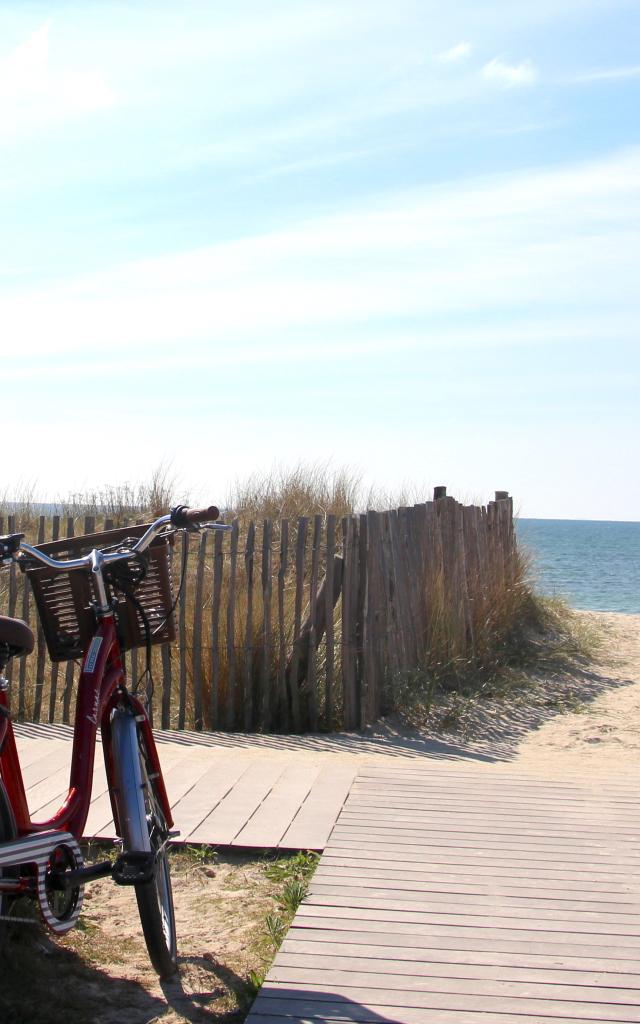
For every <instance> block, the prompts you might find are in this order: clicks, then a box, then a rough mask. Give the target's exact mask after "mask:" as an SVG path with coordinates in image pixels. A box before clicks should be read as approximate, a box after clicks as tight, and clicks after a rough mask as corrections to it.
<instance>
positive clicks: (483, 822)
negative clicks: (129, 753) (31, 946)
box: [18, 725, 640, 1024]
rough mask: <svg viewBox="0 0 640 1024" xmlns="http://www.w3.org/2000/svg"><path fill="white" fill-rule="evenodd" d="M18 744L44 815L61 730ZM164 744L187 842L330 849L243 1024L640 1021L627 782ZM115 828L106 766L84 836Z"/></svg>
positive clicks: (258, 748)
mask: <svg viewBox="0 0 640 1024" xmlns="http://www.w3.org/2000/svg"><path fill="white" fill-rule="evenodd" d="M18 734H19V745H20V749H21V755H22V758H23V764H24V766H25V777H26V781H27V785H28V793H29V800H30V805H31V808H32V812H33V814H34V816H35V817H45V816H46V814H47V812H49V811H52V810H53V809H55V808H56V807H57V806H58V804H59V803H60V798H61V795H62V793H63V791H64V790H65V788H66V783H67V775H68V762H69V753H70V737H69V731H68V730H66V729H65V728H64V727H53V728H51V727H39V726H25V725H23V726H18ZM158 739H159V741H160V742H159V746H160V752H161V759H162V762H163V765H164V767H165V773H166V777H167V785H168V788H169V792H170V793H171V795H172V798H173V800H174V803H175V808H174V810H175V817H176V821H177V824H178V827H180V828H181V829H182V832H183V836H182V838H183V839H185V840H190V841H192V842H210V843H215V844H220V845H239V846H252V845H254V846H258V847H263V846H271V847H274V848H275V847H278V846H279V847H280V848H293V849H295V848H307V849H308V848H317V849H322V848H323V847H324V854H323V856H322V859H321V861H320V865H319V867H318V870H317V872H316V875H315V877H314V880H313V883H312V889H311V893H310V896H309V898H308V899H307V900H306V901H305V903H304V904H303V905H302V906H301V908H300V910H299V911H298V914H297V915H296V918H295V920H294V923H293V927H292V928H291V930H290V931H289V934H288V936H287V938H286V940H285V942H284V944H283V946H282V949H281V951H280V953H279V954H278V956H277V958H276V961H275V963H274V965H273V967H272V969H271V971H270V973H269V975H268V978H267V981H266V983H265V985H264V986H263V988H262V990H261V992H260V995H259V996H258V998H257V1000H256V1002H255V1004H254V1007H253V1009H252V1011H251V1014H250V1016H249V1019H248V1022H247V1024H294V1022H300V1024H301V1022H302V1021H335V1022H347V1021H359V1022H377V1021H390V1022H401V1024H493V1022H496V1024H516V1022H517V1024H570V1022H571V1024H577V1022H581V1021H582V1022H586V1021H591V1022H593V1021H607V1022H608V1021H618V1022H627V1024H631V1022H633V1024H640V873H639V869H640V806H639V802H638V798H637V794H638V781H639V780H638V773H637V772H634V775H633V777H632V778H631V777H629V776H626V775H624V776H623V775H618V777H617V778H614V777H611V778H609V779H600V778H598V777H597V776H595V775H591V776H588V775H573V776H571V775H567V774H565V775H564V776H559V775H558V774H557V772H556V773H555V774H554V773H553V772H551V771H546V772H544V771H543V770H540V769H537V770H535V771H534V770H533V769H530V768H529V769H527V767H525V766H522V765H521V766H520V767H518V766H517V765H515V766H514V765H513V764H509V763H508V761H506V760H503V761H502V763H500V761H496V758H495V748H494V756H493V757H491V756H489V755H488V753H487V752H485V751H483V750H482V749H480V748H476V749H475V750H474V751H473V752H471V753H470V752H463V751H461V750H460V748H458V749H457V750H456V749H455V748H453V747H450V746H448V745H447V744H444V743H435V744H434V743H431V744H430V746H429V748H428V749H424V748H421V747H420V745H419V744H416V743H413V742H412V741H410V740H406V739H405V738H401V737H397V738H393V737H386V738H384V739H383V740H382V741H380V742H378V741H377V740H375V739H373V740H371V739H366V740H362V739H361V738H359V737H335V738H333V737H329V738H324V739H323V738H321V737H304V738H293V737H287V738H284V737H283V738H280V739H279V738H277V737H264V738H259V737H255V736H254V737H242V736H233V737H230V736H223V735H221V734H212V735H209V736H202V735H193V734H191V735H190V734H175V733H172V734H166V735H163V734H159V735H158ZM345 800H346V803H345ZM111 831H112V824H111V822H110V811H109V807H108V798H107V795H106V791H105V784H104V777H103V774H102V768H101V766H100V765H99V764H98V765H97V766H96V776H95V790H94V802H93V804H92V811H91V818H90V821H89V828H88V834H96V835H105V836H106V835H109V834H111Z"/></svg>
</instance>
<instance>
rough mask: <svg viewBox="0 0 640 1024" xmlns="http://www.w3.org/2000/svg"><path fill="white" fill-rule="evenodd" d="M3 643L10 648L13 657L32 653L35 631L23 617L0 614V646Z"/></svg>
mask: <svg viewBox="0 0 640 1024" xmlns="http://www.w3.org/2000/svg"><path fill="white" fill-rule="evenodd" d="M2 645H6V646H7V647H8V648H9V650H10V651H11V655H10V657H12V658H14V657H17V658H19V657H21V656H22V655H23V654H31V652H32V650H33V646H34V640H33V633H32V632H31V630H30V629H29V627H28V626H27V624H26V622H23V621H22V619H10V618H9V617H8V616H7V615H0V646H2Z"/></svg>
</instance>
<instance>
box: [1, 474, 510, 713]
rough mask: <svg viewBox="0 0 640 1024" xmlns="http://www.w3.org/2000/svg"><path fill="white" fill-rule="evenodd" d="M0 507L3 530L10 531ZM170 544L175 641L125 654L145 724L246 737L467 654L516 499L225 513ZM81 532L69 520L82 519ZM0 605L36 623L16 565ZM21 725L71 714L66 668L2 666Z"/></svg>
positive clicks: (47, 534) (369, 705)
mask: <svg viewBox="0 0 640 1024" xmlns="http://www.w3.org/2000/svg"><path fill="white" fill-rule="evenodd" d="M16 525H17V524H16V521H15V517H13V516H9V517H6V518H5V519H2V517H0V533H1V532H4V531H5V528H6V529H7V532H13V531H14V530H15V529H16ZM113 525H114V524H113V523H111V522H110V521H108V520H106V521H100V522H96V519H95V518H94V517H85V519H84V521H82V522H81V523H79V522H78V521H76V520H74V519H72V518H69V519H65V520H62V519H61V518H60V517H59V516H53V517H51V518H45V517H40V519H39V520H38V525H37V536H36V537H33V538H31V539H32V540H36V541H37V542H40V543H41V542H43V541H45V540H56V539H58V538H60V537H62V536H73V535H74V532H75V533H79V532H84V533H90V532H93V531H94V530H95V529H96V528H98V529H102V528H105V529H109V528H110V527H112V526H113ZM232 525H233V529H232V530H231V531H230V532H229V533H227V534H223V533H213V534H212V533H206V532H204V533H202V534H200V535H199V536H196V537H193V536H192V537H190V538H189V541H188V543H187V545H186V546H185V548H184V554H183V552H182V551H181V545H180V543H179V542H178V543H177V544H176V546H175V548H174V551H173V555H172V558H173V566H172V574H173V578H174V583H175V582H176V581H178V580H179V579H180V578H181V575H182V573H183V571H184V573H185V581H186V582H185V586H184V588H183V591H182V594H181V598H180V601H179V604H178V608H177V610H176V619H177V622H176V627H177V629H176V634H177V635H176V641H175V642H174V643H172V644H165V645H162V646H161V647H155V648H154V650H153V656H152V665H151V667H152V678H153V684H152V685H151V684H150V681H149V679H148V677H145V676H144V669H145V651H144V650H142V649H139V650H134V651H132V652H130V653H129V654H127V656H126V661H127V667H128V670H129V674H130V677H131V678H132V679H134V680H136V679H139V680H140V685H141V687H142V689H146V690H147V691H148V693H149V698H150V707H151V711H152V715H153V719H154V724H155V725H156V726H161V727H162V728H177V729H184V728H192V729H196V730H201V729H224V730H243V731H247V732H251V731H265V732H268V731H284V732H286V731H293V732H298V731H303V730H312V731H315V730H318V729H323V730H330V729H334V728H346V729H353V728H359V727H362V726H364V725H366V724H368V723H370V722H373V721H374V720H375V719H376V718H378V717H379V716H380V715H381V714H382V713H384V711H385V710H386V709H388V707H389V706H390V705H391V704H392V703H393V686H394V683H395V681H396V680H398V679H400V678H402V677H403V675H406V674H407V673H410V672H412V671H414V670H416V669H417V668H419V667H420V666H421V665H423V664H424V662H425V659H428V657H429V655H430V654H432V653H433V651H434V650H435V649H436V647H437V648H438V651H439V654H438V656H439V657H445V658H446V657H456V658H467V657H472V656H473V655H474V652H475V651H476V649H477V646H478V644H479V643H481V642H483V641H482V640H481V639H480V638H479V634H480V631H481V630H482V629H485V630H486V625H487V622H488V617H489V619H490V616H491V609H492V607H493V605H494V604H495V600H496V594H499V593H500V594H503V595H504V593H508V592H509V588H510V585H511V582H512V581H511V578H510V577H511V576H512V574H513V562H514V559H513V556H514V553H515V552H516V547H515V537H514V529H513V506H512V501H511V499H510V498H509V497H508V496H507V494H506V492H496V500H495V501H493V502H490V503H489V504H488V505H487V507H486V508H485V507H483V508H479V507H476V506H463V505H462V504H460V503H459V502H457V501H455V500H454V499H453V498H451V497H447V496H446V490H445V488H437V489H436V491H435V493H434V500H433V501H431V502H426V503H424V504H419V505H415V506H412V507H409V508H400V509H397V510H392V511H388V512H374V511H369V512H367V513H364V514H361V515H350V516H346V517H344V518H341V519H339V520H338V519H337V518H336V516H334V515H327V516H321V515H316V516H312V517H301V518H299V519H298V520H297V521H288V520H286V519H283V520H281V521H279V522H274V521H272V520H265V521H264V522H261V523H255V522H248V523H241V522H240V521H238V520H234V521H233V524H232ZM80 528H81V529H80ZM3 586H4V593H3V597H2V603H3V611H4V613H5V614H8V615H11V616H13V615H16V616H18V617H21V618H23V619H24V620H25V621H27V622H30V623H31V624H32V627H33V624H34V617H35V616H34V607H33V599H32V596H31V588H30V586H29V585H27V586H26V587H25V585H24V578H23V576H22V574H21V573H20V572H17V571H16V570H15V567H12V568H11V569H10V570H9V571H8V572H7V573H6V575H5V576H4V577H3ZM10 672H11V674H12V675H13V680H12V683H13V685H12V708H13V712H14V714H15V715H16V717H17V718H19V719H28V720H31V721H36V722H39V721H48V722H54V721H63V722H69V721H70V719H71V715H72V704H73V700H74V693H75V688H76V685H77V677H78V666H77V665H76V664H75V663H74V662H66V663H61V664H51V663H50V662H49V659H48V655H47V653H46V646H45V643H44V638H43V635H42V631H41V630H40V629H39V628H38V630H37V648H36V652H35V653H34V654H33V655H31V657H30V658H26V659H21V660H20V661H18V662H17V663H15V664H12V665H11V666H10Z"/></svg>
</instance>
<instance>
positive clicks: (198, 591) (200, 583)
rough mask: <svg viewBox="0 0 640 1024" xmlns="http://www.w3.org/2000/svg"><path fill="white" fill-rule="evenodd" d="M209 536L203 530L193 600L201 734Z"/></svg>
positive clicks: (197, 713)
mask: <svg viewBox="0 0 640 1024" xmlns="http://www.w3.org/2000/svg"><path fill="white" fill-rule="evenodd" d="M207 539H208V534H207V531H206V530H203V531H202V533H201V535H200V544H199V546H198V562H197V566H196V586H195V593H194V599H193V631H192V645H191V657H192V670H191V671H192V687H193V728H194V729H195V731H196V732H201V731H202V728H203V726H204V721H203V716H202V619H203V614H204V570H205V563H206V558H207Z"/></svg>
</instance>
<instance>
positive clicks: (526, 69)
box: [482, 57, 538, 88]
mask: <svg viewBox="0 0 640 1024" xmlns="http://www.w3.org/2000/svg"><path fill="white" fill-rule="evenodd" d="M482 75H483V77H484V78H488V79H490V80H492V81H494V82H498V83H499V84H500V85H503V86H506V87H507V88H513V87H515V86H522V85H533V83H534V82H535V81H537V78H538V69H537V67H536V66H535V64H534V63H533V61H532V60H529V59H528V58H527V60H523V61H522V63H521V64H506V63H505V61H503V60H501V59H500V58H499V57H494V58H493V60H490V61H489V63H488V64H485V65H484V67H483V69H482Z"/></svg>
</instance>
